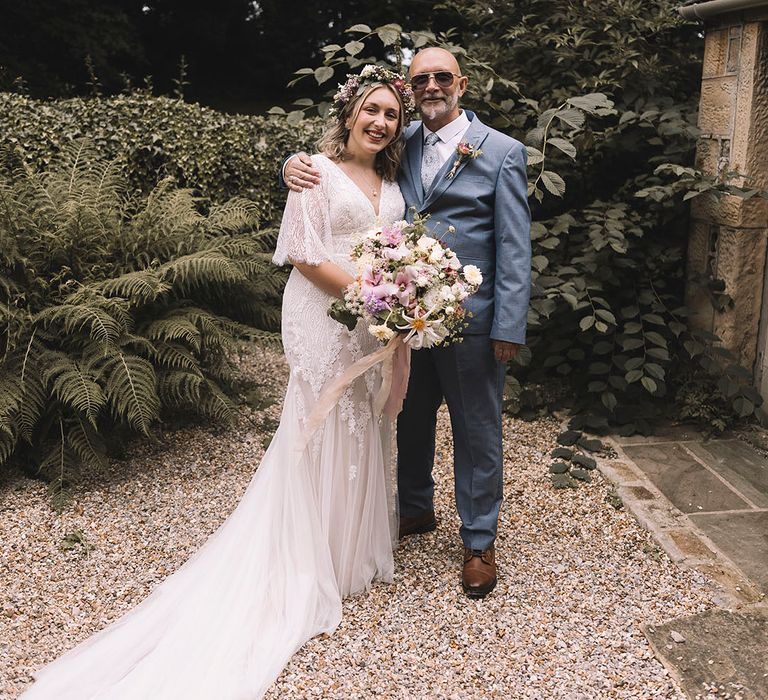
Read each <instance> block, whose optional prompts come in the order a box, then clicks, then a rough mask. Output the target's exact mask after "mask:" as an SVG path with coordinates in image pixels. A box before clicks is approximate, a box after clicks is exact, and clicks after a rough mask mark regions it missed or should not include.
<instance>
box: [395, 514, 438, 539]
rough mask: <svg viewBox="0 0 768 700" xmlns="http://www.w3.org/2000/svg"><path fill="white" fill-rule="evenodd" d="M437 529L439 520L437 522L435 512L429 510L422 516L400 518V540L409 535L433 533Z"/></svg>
mask: <svg viewBox="0 0 768 700" xmlns="http://www.w3.org/2000/svg"><path fill="white" fill-rule="evenodd" d="M435 528H437V520H435V511H434V510H428V511H427V512H426V513H424V514H422V515H415V516H413V517H411V518H409V517H406V516H402V517H401V518H400V539H402V538H403V537H407V536H408V535H420V534H422V533H424V532H432V530H434V529H435Z"/></svg>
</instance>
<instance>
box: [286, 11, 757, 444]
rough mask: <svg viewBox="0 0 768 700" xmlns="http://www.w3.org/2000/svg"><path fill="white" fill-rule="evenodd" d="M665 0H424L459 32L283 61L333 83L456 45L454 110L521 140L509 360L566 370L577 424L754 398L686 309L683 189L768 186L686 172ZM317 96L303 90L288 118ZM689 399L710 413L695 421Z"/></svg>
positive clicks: (675, 27) (691, 110) (694, 74)
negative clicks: (521, 340)
mask: <svg viewBox="0 0 768 700" xmlns="http://www.w3.org/2000/svg"><path fill="white" fill-rule="evenodd" d="M678 4H679V3H677V2H674V1H672V0H650V1H649V0H620V1H619V2H616V1H615V0H597V1H595V0H579V1H577V2H573V1H572V0H521V1H520V2H514V3H510V2H503V1H502V0H488V1H486V2H481V3H477V2H469V0H446V2H443V3H442V4H440V5H439V6H437V7H436V10H435V11H436V12H437V13H439V14H440V15H441V18H442V19H445V17H454V18H456V19H457V20H458V19H459V18H460V19H461V22H459V21H456V24H461V26H462V27H463V30H462V31H463V33H462V34H459V33H458V32H448V33H445V34H440V35H437V36H435V35H434V34H432V33H431V32H428V31H404V30H403V28H402V27H400V26H399V25H396V24H389V25H385V26H382V27H375V28H371V27H368V26H365V25H356V26H354V27H351V28H350V29H348V30H347V33H348V35H349V36H351V40H348V41H346V43H345V42H344V41H340V42H339V43H338V44H332V45H330V46H326V47H324V49H323V55H324V59H323V64H322V65H321V66H319V67H316V68H304V69H301V70H300V71H298V73H297V80H301V79H303V78H314V79H315V81H316V82H317V83H318V84H325V83H328V84H332V85H335V83H336V82H338V81H340V80H342V77H343V75H344V74H346V73H347V72H352V71H354V70H356V69H358V67H359V66H360V65H362V64H364V63H367V62H376V61H377V57H376V56H377V55H378V56H382V55H383V56H385V59H386V60H385V61H384V62H385V63H390V64H392V63H395V64H397V63H399V62H401V61H402V59H403V56H404V55H407V52H408V51H412V50H413V49H418V48H420V47H423V46H426V45H440V46H444V47H445V48H448V49H449V50H451V51H453V52H454V53H455V54H456V55H457V56H458V57H459V59H460V61H461V63H462V69H463V72H464V73H465V74H466V75H468V76H469V78H470V87H469V92H468V94H467V95H465V97H464V100H463V102H464V104H465V106H467V107H469V108H470V109H473V110H474V111H476V112H477V113H478V114H479V115H480V117H481V118H482V119H483V120H484V121H486V122H487V123H490V124H491V125H493V126H495V127H496V128H498V129H501V130H502V131H505V132H507V133H509V134H510V135H512V136H514V137H516V138H518V139H519V140H521V141H523V142H524V143H525V144H526V146H527V149H528V165H529V195H530V196H531V200H530V201H531V209H532V213H533V219H534V224H533V228H532V239H533V270H532V279H533V288H532V298H531V309H530V315H529V341H530V347H531V349H532V351H533V352H532V353H524V354H522V356H521V357H522V358H523V361H524V362H525V363H527V364H528V365H529V366H528V367H527V370H526V372H527V375H528V378H529V379H532V380H534V381H540V380H542V379H544V378H547V377H551V376H552V375H553V374H554V375H555V376H558V377H563V378H565V379H567V380H569V381H570V383H571V388H572V392H573V394H574V395H575V396H577V397H578V399H577V406H576V408H577V410H578V413H579V415H578V416H577V418H576V420H575V423H576V424H577V426H578V427H582V426H588V427H590V428H593V429H600V428H605V427H607V425H608V423H609V422H610V423H612V424H613V425H618V426H620V429H621V430H622V431H624V432H626V433H631V432H634V431H647V430H649V429H650V419H651V418H652V417H653V416H657V415H658V414H659V411H660V409H664V410H667V409H668V408H669V407H670V406H671V405H674V404H675V401H674V400H675V399H676V398H679V401H678V409H679V410H678V414H677V415H678V416H680V417H683V418H685V417H696V418H698V419H703V420H704V422H706V423H708V424H709V426H710V427H711V428H712V429H713V430H719V429H721V428H722V427H724V426H725V425H726V424H727V423H729V422H731V421H733V420H735V419H737V418H738V417H745V416H749V415H751V414H752V413H753V412H754V410H755V408H756V406H757V405H758V404H759V403H760V397H759V395H758V394H757V392H756V391H755V390H754V388H753V387H752V386H751V375H750V373H749V372H747V371H746V370H744V369H742V368H740V367H738V365H737V364H736V363H735V362H734V358H731V357H730V356H729V355H728V353H726V352H725V351H723V350H722V349H721V348H720V347H719V341H718V339H717V338H716V337H715V336H712V335H711V334H709V333H705V332H702V331H700V330H697V329H696V325H695V323H692V322H691V311H690V310H689V309H688V308H686V307H685V304H684V287H685V250H686V241H687V234H688V208H687V200H689V199H691V198H693V197H699V196H704V197H722V196H739V197H755V196H761V197H766V196H768V195H766V193H764V192H757V191H755V190H753V189H750V187H749V183H746V184H744V183H743V182H742V181H741V180H740V179H738V178H734V174H733V173H725V174H723V175H722V176H721V177H718V178H715V177H707V176H704V175H703V174H702V173H701V172H699V171H697V170H696V169H695V168H694V167H693V162H694V155H695V143H696V138H697V136H698V130H697V128H696V126H695V124H696V109H697V104H698V90H699V83H700V74H701V54H702V50H703V40H702V37H701V31H700V27H699V26H698V25H697V24H688V23H685V22H684V21H683V20H682V19H681V18H680V17H679V15H678V13H677V12H676V6H677V5H678ZM382 45H383V50H382ZM332 92H333V89H332V88H331V89H330V90H329V94H332ZM328 104H329V103H328V102H324V103H320V104H318V105H311V104H309V103H308V102H307V101H301V102H299V103H297V105H296V106H297V109H296V110H294V111H293V112H291V113H290V114H289V117H290V118H291V120H292V121H293V122H294V123H297V122H299V121H300V119H301V117H302V116H303V115H304V114H305V113H310V112H311V107H313V106H315V107H317V109H318V111H319V112H320V113H321V114H322V113H324V112H325V110H327V108H328ZM701 282H702V284H704V285H706V287H707V288H708V289H709V290H710V292H711V296H712V298H713V301H714V302H715V304H716V308H718V309H720V310H722V309H723V308H726V307H727V306H728V304H730V303H731V300H730V298H729V297H728V296H727V290H725V289H724V288H723V284H722V282H721V281H720V280H714V279H707V280H702V281H701ZM690 381H693V382H695V384H696V387H697V390H696V391H687V390H686V384H687V383H689V382H690ZM697 397H699V398H700V399H701V401H703V402H704V403H705V404H706V405H717V406H719V407H722V409H723V411H724V413H723V414H722V415H719V416H717V418H716V419H714V420H709V418H708V417H709V416H713V415H714V412H713V411H712V410H704V409H702V410H697V409H696V406H695V405H693V404H695V403H696V401H698V400H699V399H697ZM701 397H705V398H701ZM670 399H672V400H670ZM692 402H693V404H692ZM510 404H519V402H517V401H511V402H510Z"/></svg>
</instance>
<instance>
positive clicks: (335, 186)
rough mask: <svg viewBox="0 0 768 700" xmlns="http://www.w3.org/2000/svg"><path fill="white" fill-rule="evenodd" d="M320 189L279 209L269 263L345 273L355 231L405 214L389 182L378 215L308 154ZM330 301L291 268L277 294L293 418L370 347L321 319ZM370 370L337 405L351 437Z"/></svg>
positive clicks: (359, 422)
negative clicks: (293, 394) (293, 389)
mask: <svg viewBox="0 0 768 700" xmlns="http://www.w3.org/2000/svg"><path fill="white" fill-rule="evenodd" d="M312 162H313V164H314V165H315V167H316V168H317V169H318V170H319V171H320V172H321V183H320V185H319V186H317V187H315V188H314V189H312V190H304V191H303V192H302V193H301V194H298V193H295V192H291V193H290V194H289V195H288V202H287V203H286V206H285V212H284V214H283V220H282V223H281V226H280V235H279V237H278V241H277V247H276V251H275V255H274V258H273V260H274V262H276V263H277V264H285V263H286V262H288V261H290V260H293V261H296V262H305V263H309V264H312V265H317V264H320V263H321V262H325V261H330V262H333V263H335V264H336V265H338V266H339V267H341V268H343V269H345V270H346V271H347V272H349V273H350V274H353V273H354V271H355V269H354V264H353V263H352V261H351V259H350V251H351V249H352V246H353V245H354V242H355V240H356V238H357V236H359V235H360V234H361V233H363V232H365V231H367V230H369V229H371V228H373V227H375V226H380V225H384V224H388V223H392V222H393V221H397V220H398V219H402V218H403V216H404V215H405V202H404V200H403V197H402V195H401V193H400V188H399V187H398V185H397V183H396V182H387V181H385V182H383V183H382V188H381V197H380V209H379V213H378V215H377V214H376V212H375V210H374V208H373V205H372V204H371V202H370V200H369V199H368V198H367V197H366V196H365V194H363V192H362V191H361V190H360V189H359V188H358V186H357V185H356V184H355V183H354V182H353V181H352V180H351V179H350V178H349V176H347V175H346V174H345V173H344V172H343V171H342V170H341V169H340V168H339V167H338V166H337V165H336V164H335V163H333V162H332V161H331V160H329V159H328V158H327V157H326V156H323V155H315V156H312ZM332 301H333V299H332V297H331V296H330V295H328V294H326V293H325V292H323V291H322V290H321V289H318V288H317V287H316V286H315V285H314V284H312V283H311V282H310V281H309V280H308V279H307V278H305V277H304V276H303V275H302V274H301V273H300V272H299V271H298V270H296V269H294V270H293V271H292V272H291V275H290V278H289V280H288V284H287V285H286V288H285V293H284V295H283V317H282V324H283V328H282V331H283V346H284V349H285V355H286V358H287V360H288V364H289V365H290V368H291V374H292V375H293V376H295V377H296V378H300V379H301V380H303V381H302V382H301V384H303V385H306V386H305V391H302V392H301V396H298V397H297V401H298V402H299V403H300V404H301V405H302V407H303V408H302V410H300V413H302V414H305V415H306V413H307V412H308V411H309V410H310V406H309V404H311V403H313V402H314V401H315V400H316V399H317V397H318V396H319V395H320V392H321V390H322V388H323V386H324V385H325V384H326V382H328V381H329V380H330V379H332V378H333V377H335V376H337V375H339V374H341V373H342V372H343V371H344V370H345V369H346V368H347V367H349V366H350V365H351V364H352V363H353V362H354V361H356V360H357V359H359V358H360V357H362V356H363V355H366V354H368V353H369V352H372V351H373V350H375V349H376V348H377V347H378V341H376V340H375V339H374V338H373V337H372V336H371V335H370V334H369V333H368V332H367V329H366V328H365V327H364V325H363V324H358V327H357V328H356V329H355V330H354V331H352V332H350V331H348V330H347V329H346V328H345V327H344V326H343V325H341V324H340V323H337V322H336V321H334V320H333V319H331V318H330V317H329V316H328V308H329V306H330V304H331V302H332ZM376 380H377V377H376V371H375V370H372V371H370V372H368V373H367V374H366V375H365V377H364V378H363V379H362V380H359V381H358V382H356V383H355V384H353V385H352V386H351V387H350V388H349V390H348V391H347V392H346V394H345V395H344V397H343V398H342V400H341V402H340V408H341V413H342V416H343V418H344V420H345V421H346V423H347V425H348V427H349V430H350V432H352V433H356V432H357V431H358V429H360V428H362V426H363V425H364V424H365V423H366V421H367V418H368V417H370V404H371V396H372V392H373V389H374V384H375V382H376Z"/></svg>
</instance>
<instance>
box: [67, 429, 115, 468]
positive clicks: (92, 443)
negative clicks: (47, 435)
mask: <svg viewBox="0 0 768 700" xmlns="http://www.w3.org/2000/svg"><path fill="white" fill-rule="evenodd" d="M66 440H67V446H68V447H69V448H70V449H71V450H72V452H74V454H75V455H77V459H78V460H79V461H80V463H81V464H84V465H86V466H89V467H93V468H97V469H98V468H102V467H104V466H105V465H106V462H107V460H106V451H105V449H104V443H103V441H102V439H101V437H100V435H99V434H98V432H97V431H96V430H95V429H94V428H93V427H91V426H90V425H88V424H87V423H83V421H81V420H79V419H78V420H76V421H74V423H72V424H71V425H70V426H69V430H68V431H67V437H66Z"/></svg>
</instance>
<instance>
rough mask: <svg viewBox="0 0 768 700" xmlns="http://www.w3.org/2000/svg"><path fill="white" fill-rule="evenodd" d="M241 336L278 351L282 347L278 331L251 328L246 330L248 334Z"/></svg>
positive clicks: (281, 339)
mask: <svg viewBox="0 0 768 700" xmlns="http://www.w3.org/2000/svg"><path fill="white" fill-rule="evenodd" d="M243 337H244V338H246V339H247V340H250V341H251V342H253V343H255V344H256V345H259V346H261V347H265V348H269V349H271V350H276V351H278V352H280V351H282V349H283V338H282V335H281V334H280V333H274V332H272V331H262V330H258V329H255V328H251V329H250V330H249V331H248V334H247V335H246V336H243Z"/></svg>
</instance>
